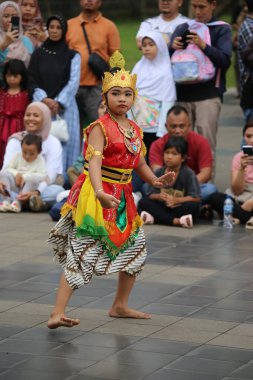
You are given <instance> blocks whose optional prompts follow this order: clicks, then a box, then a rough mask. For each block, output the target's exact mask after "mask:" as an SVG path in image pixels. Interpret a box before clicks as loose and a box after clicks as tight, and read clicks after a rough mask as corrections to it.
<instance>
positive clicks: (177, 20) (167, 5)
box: [136, 0, 187, 49]
mask: <svg viewBox="0 0 253 380" xmlns="http://www.w3.org/2000/svg"><path fill="white" fill-rule="evenodd" d="M182 4H183V0H158V8H159V11H160V12H161V13H160V15H158V16H155V17H151V18H148V19H146V20H144V21H143V22H142V23H141V25H140V28H139V30H138V32H137V35H136V42H137V46H138V48H139V49H140V48H141V41H142V38H143V37H145V35H146V33H147V32H149V31H151V30H157V31H160V32H161V33H163V34H164V37H165V40H166V42H167V44H169V42H170V37H171V35H172V33H173V32H174V30H175V29H176V27H177V26H178V25H180V24H183V23H184V22H187V17H184V16H182V15H181V14H180V13H179V10H180V8H181V6H182Z"/></svg>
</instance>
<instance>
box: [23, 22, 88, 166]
mask: <svg viewBox="0 0 253 380" xmlns="http://www.w3.org/2000/svg"><path fill="white" fill-rule="evenodd" d="M47 29H48V34H49V37H48V39H47V40H46V41H45V42H44V43H43V45H42V46H41V47H40V48H38V49H36V50H35V51H34V53H33V54H32V57H31V61H30V65H29V68H28V73H29V79H30V90H31V93H32V96H33V100H34V101H42V102H43V103H45V104H46V105H47V106H48V107H49V108H50V110H51V113H52V116H56V115H57V114H60V116H61V117H62V118H63V119H64V120H66V122H67V125H68V132H69V136H70V138H69V140H68V141H67V142H66V143H64V144H63V172H64V174H65V173H66V172H67V169H68V168H69V167H70V166H72V165H73V163H74V161H75V160H76V159H77V157H78V156H79V153H80V132H79V127H78V126H79V115H78V108H77V104H76V100H75V95H76V92H77V90H78V86H79V78H80V67H81V57H80V55H79V54H78V53H76V52H75V51H73V50H70V49H69V48H68V46H67V44H66V41H65V36H66V32H67V22H66V21H65V20H64V19H63V18H62V17H61V16H51V17H50V18H49V19H48V21H47Z"/></svg>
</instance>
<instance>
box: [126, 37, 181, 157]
mask: <svg viewBox="0 0 253 380" xmlns="http://www.w3.org/2000/svg"><path fill="white" fill-rule="evenodd" d="M141 50H142V54H143V57H142V58H141V60H140V61H139V62H137V64H136V65H135V66H134V68H133V71H132V72H133V73H135V74H137V89H138V97H137V101H136V102H135V104H134V105H133V107H132V109H131V112H130V117H131V118H133V120H134V121H136V123H137V124H138V125H139V126H140V127H141V128H142V129H143V132H144V143H145V145H146V147H147V151H149V147H150V145H151V143H152V142H153V141H154V140H156V138H157V137H161V136H163V135H164V134H165V133H167V131H166V129H165V122H166V115H167V112H168V110H169V109H170V108H171V107H172V106H173V104H174V102H175V100H176V90H175V84H174V80H173V76H172V70H171V64H170V57H169V52H168V48H167V45H166V42H165V40H164V37H163V35H162V33H160V32H158V31H151V32H149V33H147V34H146V36H145V37H144V38H143V39H142V48H141ZM131 113H132V116H131Z"/></svg>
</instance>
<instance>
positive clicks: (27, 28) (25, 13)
mask: <svg viewBox="0 0 253 380" xmlns="http://www.w3.org/2000/svg"><path fill="white" fill-rule="evenodd" d="M18 4H19V6H20V9H21V14H22V27H23V31H24V34H25V35H26V36H28V37H29V38H30V40H31V41H32V43H33V46H34V47H35V48H37V47H39V46H41V44H42V42H44V41H45V40H46V39H47V33H46V31H45V27H44V22H43V18H42V15H41V11H40V7H39V1H38V0H19V1H18Z"/></svg>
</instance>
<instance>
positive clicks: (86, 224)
mask: <svg viewBox="0 0 253 380" xmlns="http://www.w3.org/2000/svg"><path fill="white" fill-rule="evenodd" d="M87 235H89V236H92V237H93V238H94V239H99V238H100V237H101V236H108V232H107V230H106V228H105V227H104V226H97V225H95V221H94V219H93V218H91V217H90V216H89V215H85V217H84V218H83V223H82V225H81V226H79V227H77V236H78V237H81V236H87Z"/></svg>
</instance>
